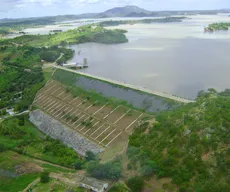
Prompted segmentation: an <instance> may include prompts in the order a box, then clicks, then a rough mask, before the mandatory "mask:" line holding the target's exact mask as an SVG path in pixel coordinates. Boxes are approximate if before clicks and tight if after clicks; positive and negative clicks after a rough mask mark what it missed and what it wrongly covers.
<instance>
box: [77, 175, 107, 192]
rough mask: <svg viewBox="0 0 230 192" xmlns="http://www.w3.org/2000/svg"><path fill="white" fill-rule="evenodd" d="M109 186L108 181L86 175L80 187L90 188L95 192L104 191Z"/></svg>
mask: <svg viewBox="0 0 230 192" xmlns="http://www.w3.org/2000/svg"><path fill="white" fill-rule="evenodd" d="M108 186H109V184H108V183H106V182H104V181H101V180H98V179H95V178H92V177H85V178H83V180H82V181H81V183H80V187H83V188H86V189H90V190H92V191H95V192H104V191H105V190H106V189H107V188H108Z"/></svg>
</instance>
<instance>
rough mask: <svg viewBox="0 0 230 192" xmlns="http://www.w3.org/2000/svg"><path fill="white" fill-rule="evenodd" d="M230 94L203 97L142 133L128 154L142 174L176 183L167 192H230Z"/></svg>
mask: <svg viewBox="0 0 230 192" xmlns="http://www.w3.org/2000/svg"><path fill="white" fill-rule="evenodd" d="M229 117H230V91H229V90H226V91H225V92H222V93H216V91H215V90H213V89H210V90H209V92H207V93H202V94H200V96H199V97H198V99H197V102H196V103H193V104H189V105H186V106H183V107H181V108H178V109H175V110H174V111H173V112H163V113H161V114H160V115H158V116H157V117H156V122H155V123H153V125H152V127H151V128H149V129H147V128H146V127H144V128H143V127H142V128H141V127H140V128H139V129H136V130H135V132H134V134H133V135H132V136H130V139H129V149H128V151H127V154H128V157H129V159H130V165H129V167H131V169H133V170H138V173H137V174H141V176H144V177H146V176H148V178H150V177H151V176H152V175H155V176H156V177H157V178H158V179H159V178H170V179H171V183H165V184H164V185H163V187H164V189H165V191H178V189H179V191H200V192H203V191H204V192H206V191H209V192H216V191H220V192H224V191H229V190H230V188H229V174H230V161H229V158H230V149H229V144H230V140H229V134H230V118H229Z"/></svg>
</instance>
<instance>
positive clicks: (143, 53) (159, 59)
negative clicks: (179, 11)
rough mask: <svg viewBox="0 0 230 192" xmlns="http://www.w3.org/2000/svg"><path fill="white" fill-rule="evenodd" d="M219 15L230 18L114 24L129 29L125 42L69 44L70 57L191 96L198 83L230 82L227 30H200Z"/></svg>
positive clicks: (100, 71)
mask: <svg viewBox="0 0 230 192" xmlns="http://www.w3.org/2000/svg"><path fill="white" fill-rule="evenodd" d="M218 21H229V22H230V17H227V16H226V15H221V16H193V17H192V19H191V20H186V21H184V22H183V23H175V24H137V25H123V26H119V28H122V29H127V30H128V33H127V37H128V39H129V43H125V44H119V45H103V44H96V43H86V44H81V45H76V46H72V48H73V49H75V51H76V55H75V56H74V58H73V59H72V61H70V62H79V61H80V62H81V61H82V59H83V58H87V60H88V64H89V68H88V69H85V70H84V71H85V72H87V73H90V74H94V75H99V76H103V77H107V78H110V79H115V80H119V81H123V82H127V83H130V84H134V85H139V86H142V87H147V88H150V89H153V90H157V91H162V92H168V93H171V94H175V95H179V96H183V97H186V98H195V97H196V95H197V92H198V91H199V90H202V89H206V88H209V87H213V88H216V89H217V90H223V89H225V88H230V75H229V73H230V54H229V50H230V32H218V33H215V34H204V33H203V30H204V26H207V25H208V24H209V23H212V22H218ZM116 28H118V27H116ZM78 51H81V53H80V55H78V54H77V53H78Z"/></svg>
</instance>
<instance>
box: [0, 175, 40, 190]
mask: <svg viewBox="0 0 230 192" xmlns="http://www.w3.org/2000/svg"><path fill="white" fill-rule="evenodd" d="M37 177H38V174H37V173H30V174H25V175H20V176H18V177H15V178H9V177H2V176H0V191H1V192H15V191H22V190H23V189H25V188H26V187H27V186H28V185H29V184H30V183H31V182H32V181H34V180H35V179H36V178H37Z"/></svg>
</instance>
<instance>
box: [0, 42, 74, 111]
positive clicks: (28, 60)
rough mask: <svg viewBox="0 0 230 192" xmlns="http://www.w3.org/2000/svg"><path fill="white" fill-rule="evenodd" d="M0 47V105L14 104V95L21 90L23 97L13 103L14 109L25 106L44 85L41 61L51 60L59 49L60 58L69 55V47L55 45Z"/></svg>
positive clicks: (69, 56)
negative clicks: (46, 46) (42, 46)
mask: <svg viewBox="0 0 230 192" xmlns="http://www.w3.org/2000/svg"><path fill="white" fill-rule="evenodd" d="M0 49H1V53H0V74H1V75H0V98H1V101H0V108H4V107H6V106H10V105H12V104H14V103H15V101H14V95H15V94H16V93H18V92H21V91H22V92H23V94H22V95H23V98H22V100H21V101H20V102H17V103H16V105H15V108H16V109H17V111H22V110H25V109H27V108H28V107H29V105H30V104H31V103H32V101H33V99H34V97H35V94H36V93H37V91H38V90H39V89H40V88H41V87H42V86H43V85H44V75H43V72H42V65H43V62H42V61H45V62H54V61H55V60H56V59H57V58H59V56H60V54H61V53H63V54H64V56H63V57H62V60H63V62H65V61H67V60H68V59H70V58H72V56H73V51H72V50H70V49H65V48H58V47H56V46H53V47H49V48H45V47H44V48H34V47H31V46H13V45H10V44H7V45H2V46H1V47H0Z"/></svg>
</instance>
